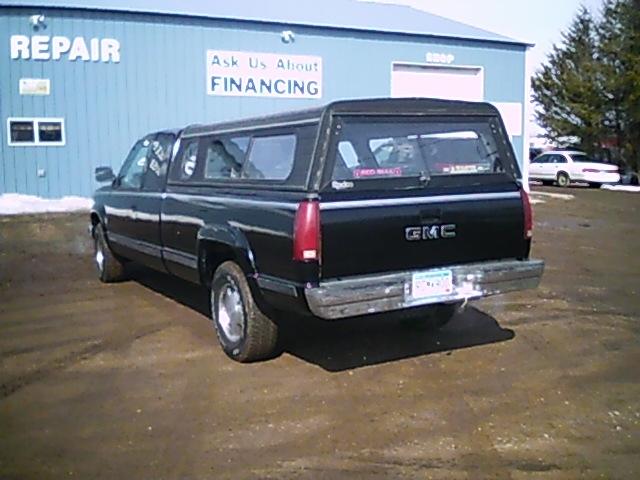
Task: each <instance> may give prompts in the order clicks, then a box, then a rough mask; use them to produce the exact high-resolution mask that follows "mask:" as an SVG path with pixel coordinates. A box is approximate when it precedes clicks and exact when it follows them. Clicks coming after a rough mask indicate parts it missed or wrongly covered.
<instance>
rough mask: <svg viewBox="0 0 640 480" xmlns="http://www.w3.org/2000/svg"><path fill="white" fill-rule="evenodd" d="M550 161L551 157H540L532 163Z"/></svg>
mask: <svg viewBox="0 0 640 480" xmlns="http://www.w3.org/2000/svg"><path fill="white" fill-rule="evenodd" d="M548 160H549V155H540V156H539V157H538V158H535V159H534V160H533V162H531V163H547V161H548Z"/></svg>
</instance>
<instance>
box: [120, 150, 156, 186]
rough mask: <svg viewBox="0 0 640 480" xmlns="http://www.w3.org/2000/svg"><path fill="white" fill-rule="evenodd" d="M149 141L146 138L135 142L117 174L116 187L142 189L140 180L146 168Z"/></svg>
mask: <svg viewBox="0 0 640 480" xmlns="http://www.w3.org/2000/svg"><path fill="white" fill-rule="evenodd" d="M150 146H151V141H150V140H149V139H147V138H145V139H144V140H140V141H139V142H137V143H136V144H135V145H134V146H133V148H132V149H131V151H130V152H129V155H128V156H127V159H126V160H125V162H124V164H123V165H122V169H121V170H120V173H119V174H118V186H119V187H120V188H125V189H139V188H140V187H142V179H143V177H144V173H145V171H146V168H147V154H148V153H149V148H150Z"/></svg>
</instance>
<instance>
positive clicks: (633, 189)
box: [600, 185, 640, 193]
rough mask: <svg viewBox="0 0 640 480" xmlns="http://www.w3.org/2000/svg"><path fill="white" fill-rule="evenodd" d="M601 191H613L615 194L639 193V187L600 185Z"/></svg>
mask: <svg viewBox="0 0 640 480" xmlns="http://www.w3.org/2000/svg"><path fill="white" fill-rule="evenodd" d="M600 188H602V189H603V190H613V191H615V192H635V193H638V192H640V187H639V186H636V185H602V187H600Z"/></svg>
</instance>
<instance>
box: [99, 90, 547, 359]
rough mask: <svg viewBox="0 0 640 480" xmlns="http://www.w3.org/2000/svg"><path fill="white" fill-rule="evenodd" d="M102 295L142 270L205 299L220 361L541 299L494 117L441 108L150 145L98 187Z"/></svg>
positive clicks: (342, 112) (295, 121)
mask: <svg viewBox="0 0 640 480" xmlns="http://www.w3.org/2000/svg"><path fill="white" fill-rule="evenodd" d="M96 178H97V180H98V181H102V182H110V184H109V186H107V187H103V188H101V189H99V190H98V191H97V192H96V193H95V204H94V207H93V209H92V211H91V232H92V235H93V238H94V240H95V260H96V264H97V267H98V271H99V275H100V279H101V280H102V281H104V282H111V281H116V280H120V279H122V278H123V277H124V275H125V263H126V262H128V261H136V262H141V263H143V264H146V265H148V266H150V267H152V268H155V269H158V270H161V271H164V272H168V273H170V274H173V275H176V276H179V277H182V278H185V279H188V280H190V281H193V282H196V283H198V284H202V285H204V286H205V287H206V288H208V289H210V296H211V314H212V318H213V320H214V323H215V327H216V331H217V334H218V338H219V340H220V343H221V345H222V347H223V349H224V351H225V352H226V353H227V354H228V355H229V356H230V357H231V358H233V359H236V360H239V361H252V360H257V359H263V358H267V357H269V356H271V355H273V354H274V352H275V351H276V345H277V337H278V318H279V317H281V316H282V315H292V314H295V315H296V318H298V317H300V318H303V317H304V316H305V315H306V316H314V317H319V318H321V319H326V320H334V319H341V318H346V317H356V316H358V317H360V316H361V317H362V321H366V320H367V316H369V315H380V314H384V315H401V316H404V317H409V318H413V317H415V318H427V317H431V318H433V317H434V315H435V317H436V318H437V322H438V323H440V324H444V323H445V322H446V321H447V320H448V318H450V317H451V316H452V315H453V313H454V312H455V311H456V310H457V309H458V308H459V307H460V306H461V305H463V304H464V303H466V301H468V300H471V299H477V298H480V297H484V296H488V295H494V294H499V293H504V292H510V291H515V290H521V289H526V288H535V287H536V286H537V285H538V284H539V282H540V277H541V275H542V271H543V262H541V261H539V260H530V259H529V250H530V245H531V230H532V218H531V207H530V204H529V199H528V195H527V193H526V191H525V190H524V189H523V186H522V185H521V183H520V178H521V175H520V171H519V169H518V164H517V162H516V159H515V157H514V153H513V150H512V148H511V145H510V143H509V140H508V137H507V135H506V133H505V128H504V125H503V123H502V120H501V118H500V115H499V114H498V112H497V110H496V109H495V108H494V107H493V106H491V105H489V104H484V103H468V102H456V101H444V100H432V99H371V100H353V101H339V102H334V103H331V104H328V105H326V106H324V107H322V108H315V109H309V110H303V111H297V112H290V113H282V114H278V115H272V116H266V117H259V118H254V119H248V120H242V121H235V122H226V123H217V124H212V125H206V126H203V125H198V126H191V127H187V128H185V129H183V130H179V131H162V132H157V133H152V134H150V135H148V136H146V137H144V138H142V139H140V140H139V141H138V142H137V143H136V144H135V145H134V146H133V148H132V150H131V152H130V153H129V156H128V157H127V159H126V160H125V162H124V165H123V166H122V169H121V170H120V173H119V174H118V175H117V176H115V175H114V174H113V172H112V171H111V169H110V168H108V167H103V168H99V169H97V170H96Z"/></svg>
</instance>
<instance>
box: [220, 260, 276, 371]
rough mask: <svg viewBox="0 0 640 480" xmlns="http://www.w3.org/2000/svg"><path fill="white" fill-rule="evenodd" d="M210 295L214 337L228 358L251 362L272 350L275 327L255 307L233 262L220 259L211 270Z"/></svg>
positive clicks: (274, 340) (271, 355)
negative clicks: (214, 328) (220, 262)
mask: <svg viewBox="0 0 640 480" xmlns="http://www.w3.org/2000/svg"><path fill="white" fill-rule="evenodd" d="M210 298H211V316H212V319H213V322H214V324H215V327H216V333H217V335H218V340H219V341H220V345H221V346H222V349H223V350H224V352H225V353H226V354H227V355H228V356H229V357H230V358H232V359H233V360H237V361H238V362H253V361H256V360H264V359H267V358H270V357H273V356H274V355H275V354H276V345H277V341H278V327H277V325H276V324H275V323H274V322H273V321H272V320H271V319H270V318H269V317H267V316H266V315H264V314H263V313H262V312H261V311H260V310H259V309H258V306H257V305H256V303H255V301H254V300H253V296H252V295H251V290H250V289H249V285H248V283H247V279H246V276H245V274H244V272H243V271H242V269H241V268H240V267H239V266H238V265H237V264H236V263H235V262H230V261H229V262H224V263H223V264H222V265H220V266H219V267H218V269H217V270H216V271H215V273H214V275H213V281H212V282H211V295H210Z"/></svg>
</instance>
